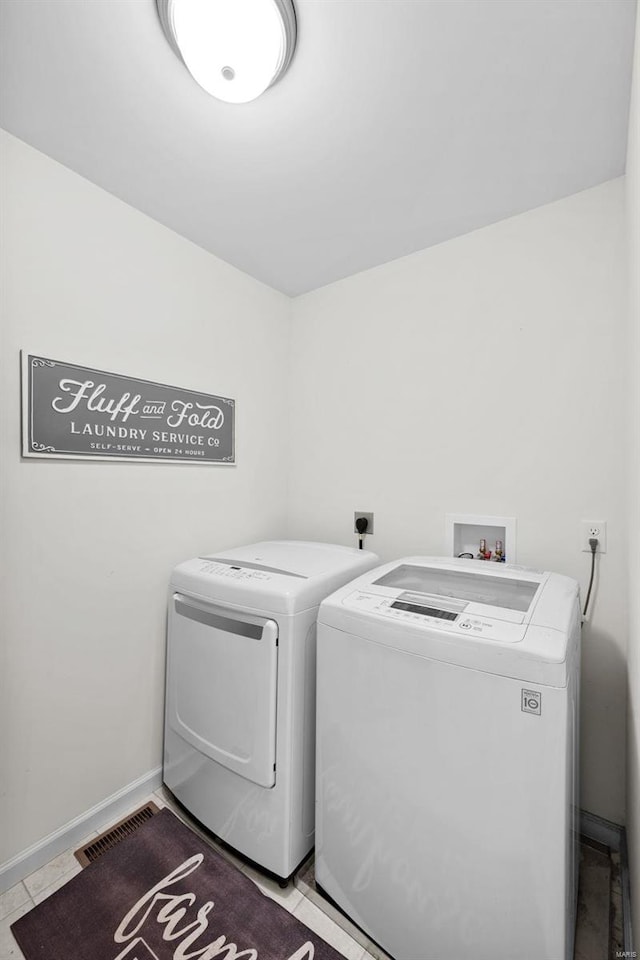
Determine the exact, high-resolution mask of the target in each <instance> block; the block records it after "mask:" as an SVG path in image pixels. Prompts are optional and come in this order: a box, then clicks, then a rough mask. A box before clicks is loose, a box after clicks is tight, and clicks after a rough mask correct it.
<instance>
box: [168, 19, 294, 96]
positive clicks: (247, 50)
mask: <svg viewBox="0 0 640 960" xmlns="http://www.w3.org/2000/svg"><path fill="white" fill-rule="evenodd" d="M156 6H157V8H158V14H159V16H160V22H161V23H162V29H163V30H164V32H165V34H166V37H167V39H168V41H169V43H170V44H171V46H172V47H173V49H174V50H175V52H176V53H177V55H178V56H179V57H180V59H181V60H182V61H183V63H184V64H185V66H186V68H187V70H188V71H189V73H190V74H191V75H192V77H193V78H194V80H195V81H196V82H197V83H199V84H200V86H201V87H202V88H203V89H204V90H206V91H207V93H210V94H211V95H212V96H213V97H217V98H218V99H219V100H226V101H228V102H229V103H247V102H248V101H249V100H255V98H256V97H259V96H260V94H261V93H264V91H265V90H266V89H267V88H268V87H270V86H272V85H273V84H274V83H275V82H276V80H278V79H279V78H280V77H281V76H282V75H283V73H284V72H285V70H286V69H287V67H288V66H289V63H290V62H291V57H292V56H293V50H294V47H295V44H296V16H295V12H294V9H293V3H292V0H156Z"/></svg>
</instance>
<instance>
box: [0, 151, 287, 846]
mask: <svg viewBox="0 0 640 960" xmlns="http://www.w3.org/2000/svg"><path fill="white" fill-rule="evenodd" d="M0 149H1V150H2V161H3V176H2V189H3V197H2V215H3V236H2V289H3V297H2V356H1V364H2V366H1V371H2V373H1V377H0V391H1V393H0V430H1V433H2V461H1V478H0V479H1V491H0V494H1V495H0V511H1V512H0V520H1V537H2V540H1V542H2V552H3V566H4V572H5V576H4V578H3V580H2V585H1V588H0V590H1V593H0V616H1V618H2V628H1V634H2V644H1V645H0V650H1V653H0V658H1V662H0V778H1V784H0V824H2V829H1V830H0V864H1V863H2V862H4V861H6V860H8V859H9V858H10V857H11V856H12V855H14V854H15V853H17V852H18V851H21V850H23V849H24V848H26V847H27V846H29V845H30V844H32V843H34V842H36V841H38V840H39V839H40V838H42V837H44V836H45V835H47V834H49V833H50V832H52V831H53V830H55V829H57V828H58V827H60V826H62V825H63V824H64V823H66V822H67V821H69V820H70V819H71V818H73V817H75V816H76V815H79V814H80V813H82V812H84V811H85V810H87V809H88V808H89V807H91V806H92V805H93V804H95V803H98V802H99V801H102V800H104V799H105V798H106V797H108V796H109V795H111V794H112V793H114V792H115V791H116V790H118V789H120V788H121V787H123V786H125V785H126V784H128V783H130V782H131V781H133V780H135V779H136V778H138V777H140V776H141V775H143V774H145V773H146V772H147V771H149V770H151V769H153V768H155V767H157V766H158V765H159V764H160V763H161V743H162V707H163V669H164V609H165V599H166V594H165V592H166V587H167V579H168V576H169V573H170V571H171V568H172V566H173V565H174V564H175V563H176V562H178V561H180V560H183V559H185V558H186V557H189V556H194V555H196V554H198V553H199V552H202V551H212V550H217V549H220V548H223V547H225V546H232V545H234V544H239V543H243V542H250V541H251V540H253V539H259V538H261V537H274V536H281V535H282V533H283V526H284V518H285V476H286V461H285V456H286V449H287V437H286V430H287V416H286V412H287V409H288V398H287V396H286V382H287V370H288V348H289V330H290V302H289V300H288V299H287V298H286V297H284V296H283V295H281V294H279V293H276V292H275V291H273V290H271V289H269V288H267V287H265V286H263V285H261V284H260V283H258V282H256V281H254V280H252V279H250V278H249V277H247V276H245V275H244V274H242V273H241V272H240V271H238V270H236V269H234V268H232V267H230V266H228V265H227V264H225V263H222V262H221V261H219V260H217V259H216V258H214V257H213V256H211V255H210V254H208V253H205V252H204V251H203V250H201V249H200V248H198V247H196V246H194V245H193V244H191V243H189V242H187V241H186V240H184V239H182V238H181V237H178V236H177V235H176V234H174V233H172V232H171V231H169V230H167V229H165V228H164V227H162V226H160V225H159V224H157V223H155V222H154V221H152V220H150V219H149V218H147V217H145V216H143V215H142V214H140V213H138V212H137V211H135V210H133V209H132V208H130V207H128V206H126V205H125V204H123V203H121V202H120V201H118V200H116V199H115V198H114V197H112V196H110V195H109V194H107V193H105V192H103V191H101V190H100V189H98V188H96V187H95V186H93V185H92V184H90V183H88V182H87V181H85V180H83V179H82V178H81V177H79V176H77V175H76V174H74V173H72V172H70V171H69V170H67V169H65V168H64V167H62V166H60V165H58V164H57V163H55V162H54V161H52V160H50V159H48V158H47V157H45V156H44V155H42V154H40V153H38V152H36V151H35V150H33V149H31V148H30V147H27V146H25V145H24V144H23V143H21V142H20V141H18V140H16V139H13V138H12V137H9V136H7V135H4V134H2V140H1V141H0ZM22 347H27V348H30V349H31V350H34V351H37V352H42V353H43V354H44V355H45V356H47V355H48V356H51V357H53V358H56V359H60V360H69V361H72V362H79V363H86V364H88V365H93V366H96V367H98V368H101V369H105V370H112V371H115V372H120V373H124V374H130V375H132V376H139V377H142V378H145V379H150V380H157V381H159V382H165V383H170V384H175V385H178V386H182V387H186V388H192V389H194V390H201V391H204V392H210V393H219V394H222V395H223V396H230V397H234V398H235V399H236V400H237V420H236V427H237V430H236V435H237V466H236V467H219V466H206V465H197V464H175V465H174V464H135V463H113V462H112V463H82V462H75V461H71V462H63V461H35V460H22V459H21V457H20V436H19V427H20V409H19V395H20V390H19V350H20V348H22Z"/></svg>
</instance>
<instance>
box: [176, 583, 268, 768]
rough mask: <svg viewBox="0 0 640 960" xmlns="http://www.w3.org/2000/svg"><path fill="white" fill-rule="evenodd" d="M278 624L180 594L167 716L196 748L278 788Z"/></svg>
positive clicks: (218, 760)
mask: <svg viewBox="0 0 640 960" xmlns="http://www.w3.org/2000/svg"><path fill="white" fill-rule="evenodd" d="M277 667H278V624H277V623H276V622H275V621H274V620H266V619H263V618H261V617H254V616H252V615H251V614H245V613H241V612H238V611H233V610H228V609H226V608H224V607H217V606H214V605H212V604H208V603H206V602H200V601H197V600H193V599H191V598H189V597H185V596H182V595H181V594H178V593H175V594H174V595H173V597H172V599H171V604H170V611H169V644H168V665H167V671H168V673H167V719H168V722H169V724H170V726H171V728H172V729H173V730H175V732H176V733H177V734H178V735H179V736H180V737H182V738H183V739H184V740H186V741H187V742H188V743H190V744H191V745H192V746H193V747H195V748H196V750H199V751H200V753H203V754H204V755H205V756H207V757H210V758H211V759H212V760H215V761H216V762H217V763H220V764H222V765H223V766H225V767H228V768H229V769H230V770H233V771H235V773H238V774H240V776H242V777H246V779H247V780H251V781H252V782H253V783H257V784H259V785H260V786H261V787H272V786H273V785H274V784H275V781H276V777H275V762H276V681H277Z"/></svg>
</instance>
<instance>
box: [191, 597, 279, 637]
mask: <svg viewBox="0 0 640 960" xmlns="http://www.w3.org/2000/svg"><path fill="white" fill-rule="evenodd" d="M173 599H174V603H175V610H176V613H177V614H178V615H179V616H181V617H188V618H189V620H195V621H196V623H202V624H204V626H205V627H216V628H217V629H218V630H224V632H225V633H237V634H238V636H241V637H251V639H252V640H261V639H262V632H263V630H264V624H265V623H267V622H268V621H266V620H263V621H262V622H261V623H257V622H256V623H250V622H249V621H247V620H246V619H244V618H243V617H235V616H234V615H233V612H232V611H231V610H225V611H224V614H222V613H218V612H217V611H216V610H215V608H208V609H205V608H204V607H200V606H196V605H195V604H193V603H190V602H189V601H188V600H187V599H186V598H185V597H182V596H180V594H179V593H176V594H174V598H173ZM256 620H258V618H257V617H256Z"/></svg>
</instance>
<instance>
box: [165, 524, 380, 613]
mask: <svg viewBox="0 0 640 960" xmlns="http://www.w3.org/2000/svg"><path fill="white" fill-rule="evenodd" d="M378 562H379V559H378V557H377V556H376V555H375V554H374V553H371V552H370V551H368V550H357V549H355V548H353V547H343V546H340V545H337V544H330V543H313V542H309V541H303V540H267V541H262V542H260V543H252V544H248V545H247V546H244V547H235V548H233V549H231V550H221V551H220V552H219V553H215V554H214V553H212V554H207V555H206V556H200V557H196V558H194V559H193V560H187V561H186V562H185V563H181V564H179V566H177V567H176V568H175V570H174V571H173V576H172V579H171V585H172V588H173V589H174V590H176V589H177V590H180V591H183V592H187V593H189V594H190V595H191V596H199V597H202V598H203V599H209V600H217V601H219V602H223V603H230V604H233V605H237V606H242V607H249V608H252V609H256V610H266V611H269V612H272V613H284V614H293V613H297V612H298V611H299V610H306V609H309V608H310V607H314V606H317V605H318V604H319V603H320V601H321V600H322V599H324V597H326V596H327V594H329V593H331V592H332V591H333V590H337V589H338V587H341V586H342V585H343V584H345V583H347V582H348V581H349V580H353V579H354V578H355V577H357V576H358V575H359V574H361V573H363V572H364V571H365V570H370V569H371V568H372V567H374V566H376V564H377V563H378Z"/></svg>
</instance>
